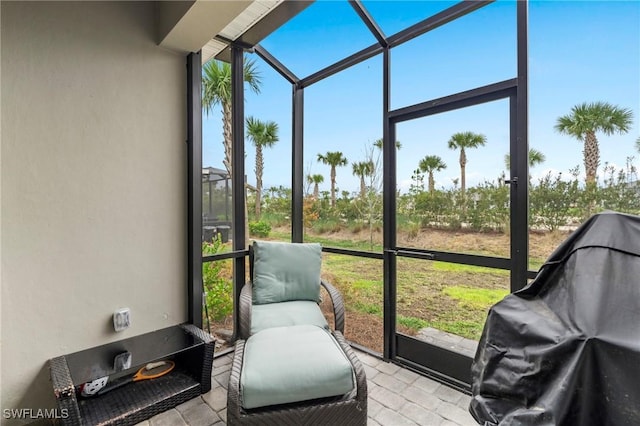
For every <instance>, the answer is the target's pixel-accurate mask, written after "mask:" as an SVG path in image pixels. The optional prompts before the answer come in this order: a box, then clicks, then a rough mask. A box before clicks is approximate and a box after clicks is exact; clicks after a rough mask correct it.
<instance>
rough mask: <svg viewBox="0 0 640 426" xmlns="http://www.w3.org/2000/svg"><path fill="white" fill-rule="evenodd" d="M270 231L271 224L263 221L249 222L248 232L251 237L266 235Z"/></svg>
mask: <svg viewBox="0 0 640 426" xmlns="http://www.w3.org/2000/svg"><path fill="white" fill-rule="evenodd" d="M270 232H271V225H269V224H268V223H267V222H264V221H262V220H261V221H258V222H251V223H250V224H249V234H251V236H253V237H262V238H265V237H268V236H269V233H270Z"/></svg>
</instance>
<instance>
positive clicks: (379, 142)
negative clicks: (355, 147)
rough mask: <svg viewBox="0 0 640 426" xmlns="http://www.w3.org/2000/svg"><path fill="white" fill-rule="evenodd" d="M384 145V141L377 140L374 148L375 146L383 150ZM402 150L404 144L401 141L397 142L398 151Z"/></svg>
mask: <svg viewBox="0 0 640 426" xmlns="http://www.w3.org/2000/svg"><path fill="white" fill-rule="evenodd" d="M383 143H384V141H383V140H382V139H377V140H376V141H375V142H374V143H373V146H375V147H376V148H378V149H380V150H382V144H383ZM400 148H402V143H401V142H400V141H396V149H400Z"/></svg>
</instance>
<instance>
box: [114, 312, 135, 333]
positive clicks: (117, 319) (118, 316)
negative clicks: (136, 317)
mask: <svg viewBox="0 0 640 426" xmlns="http://www.w3.org/2000/svg"><path fill="white" fill-rule="evenodd" d="M130 325H131V310H130V309H129V308H122V309H118V310H117V311H115V312H114V313H113V328H114V329H115V330H116V331H122V330H126V329H127V328H129V326H130Z"/></svg>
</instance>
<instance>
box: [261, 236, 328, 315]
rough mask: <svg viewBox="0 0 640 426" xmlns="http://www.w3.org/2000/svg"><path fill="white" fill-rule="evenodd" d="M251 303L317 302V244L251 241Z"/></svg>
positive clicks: (318, 271)
mask: <svg viewBox="0 0 640 426" xmlns="http://www.w3.org/2000/svg"><path fill="white" fill-rule="evenodd" d="M253 254H254V258H253V303H255V304H258V305H260V304H264V303H276V302H286V301H290V300H312V301H316V302H317V301H318V300H319V299H320V266H321V261H322V249H321V247H320V244H292V243H275V242H266V241H254V243H253Z"/></svg>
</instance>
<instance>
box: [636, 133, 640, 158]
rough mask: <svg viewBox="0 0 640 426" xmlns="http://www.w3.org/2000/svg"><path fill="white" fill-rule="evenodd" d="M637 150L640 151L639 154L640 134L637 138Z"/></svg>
mask: <svg viewBox="0 0 640 426" xmlns="http://www.w3.org/2000/svg"><path fill="white" fill-rule="evenodd" d="M636 151H638V154H640V136H638V139H636Z"/></svg>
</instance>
